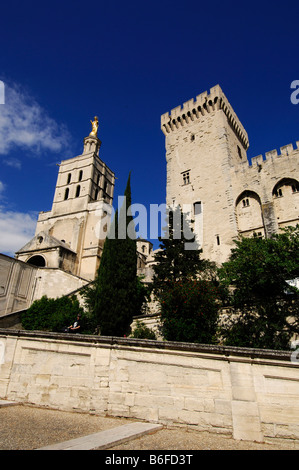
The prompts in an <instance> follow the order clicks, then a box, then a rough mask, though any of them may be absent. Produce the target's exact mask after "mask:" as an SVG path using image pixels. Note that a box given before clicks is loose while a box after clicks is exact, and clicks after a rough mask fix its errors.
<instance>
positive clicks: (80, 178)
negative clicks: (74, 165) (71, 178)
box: [79, 170, 83, 181]
mask: <svg viewBox="0 0 299 470" xmlns="http://www.w3.org/2000/svg"><path fill="white" fill-rule="evenodd" d="M82 177H83V170H80V172H79V181H81V180H82Z"/></svg>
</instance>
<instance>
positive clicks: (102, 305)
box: [91, 176, 145, 336]
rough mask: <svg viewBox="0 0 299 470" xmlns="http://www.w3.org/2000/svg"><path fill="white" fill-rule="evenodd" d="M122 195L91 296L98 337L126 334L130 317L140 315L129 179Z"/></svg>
mask: <svg viewBox="0 0 299 470" xmlns="http://www.w3.org/2000/svg"><path fill="white" fill-rule="evenodd" d="M124 196H125V201H124V204H123V206H122V207H121V209H120V212H119V213H118V211H117V212H116V214H115V218H114V221H113V222H112V224H111V228H110V234H108V236H107V238H106V240H105V244H104V249H103V253H102V257H101V263H100V267H99V271H98V276H97V279H96V282H95V284H94V291H93V292H92V293H91V295H92V296H93V302H94V310H93V312H94V315H95V318H96V321H97V323H98V325H99V327H100V331H101V334H102V335H107V336H111V335H116V336H123V335H128V334H129V331H130V324H131V322H132V319H133V316H135V315H136V316H137V315H140V312H141V307H142V303H143V301H144V294H145V292H144V290H143V289H142V286H140V281H139V279H138V277H137V251H136V236H135V229H134V221H133V217H132V214H131V212H130V206H131V184H130V176H129V178H128V182H127V186H126V190H125V193H124ZM119 226H121V228H122V230H119ZM120 232H121V233H120ZM128 232H129V234H128Z"/></svg>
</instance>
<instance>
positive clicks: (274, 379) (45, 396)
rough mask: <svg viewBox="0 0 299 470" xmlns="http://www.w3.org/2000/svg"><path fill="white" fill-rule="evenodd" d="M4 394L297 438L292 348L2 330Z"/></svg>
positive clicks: (297, 368) (0, 381)
mask: <svg viewBox="0 0 299 470" xmlns="http://www.w3.org/2000/svg"><path fill="white" fill-rule="evenodd" d="M0 346H1V348H0V352H1V358H0V359H1V361H0V398H1V399H7V400H14V401H16V402H21V403H26V404H34V405H36V406H44V407H48V408H54V409H61V410H66V411H70V410H78V411H82V412H92V413H96V414H99V415H109V416H122V417H127V418H135V419H139V420H145V421H150V422H155V423H160V424H165V425H176V426H181V425H188V426H190V427H193V428H194V429H196V430H199V431H209V432H218V433H222V434H227V435H232V436H233V437H234V438H236V439H245V440H256V441H271V440H272V439H278V438H279V439H293V440H294V441H295V442H299V426H298V422H299V404H298V394H299V365H298V363H297V362H296V361H292V355H291V352H288V351H272V350H256V349H251V348H235V347H222V346H216V345H201V344H190V343H176V342H166V341H152V340H139V339H132V338H118V337H102V336H87V335H68V334H60V333H47V332H36V331H19V330H7V329H0Z"/></svg>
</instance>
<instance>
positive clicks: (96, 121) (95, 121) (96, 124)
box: [89, 116, 99, 137]
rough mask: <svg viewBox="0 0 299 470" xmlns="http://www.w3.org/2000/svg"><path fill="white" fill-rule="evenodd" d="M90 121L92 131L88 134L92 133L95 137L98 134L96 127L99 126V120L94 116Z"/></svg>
mask: <svg viewBox="0 0 299 470" xmlns="http://www.w3.org/2000/svg"><path fill="white" fill-rule="evenodd" d="M90 122H91V126H92V131H91V133H90V134H89V135H93V136H95V137H97V134H98V128H99V120H98V117H97V116H95V117H94V121H90Z"/></svg>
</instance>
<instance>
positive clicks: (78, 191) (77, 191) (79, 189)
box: [76, 185, 81, 197]
mask: <svg viewBox="0 0 299 470" xmlns="http://www.w3.org/2000/svg"><path fill="white" fill-rule="evenodd" d="M80 191H81V187H80V185H78V186H77V189H76V197H79V196H80Z"/></svg>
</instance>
